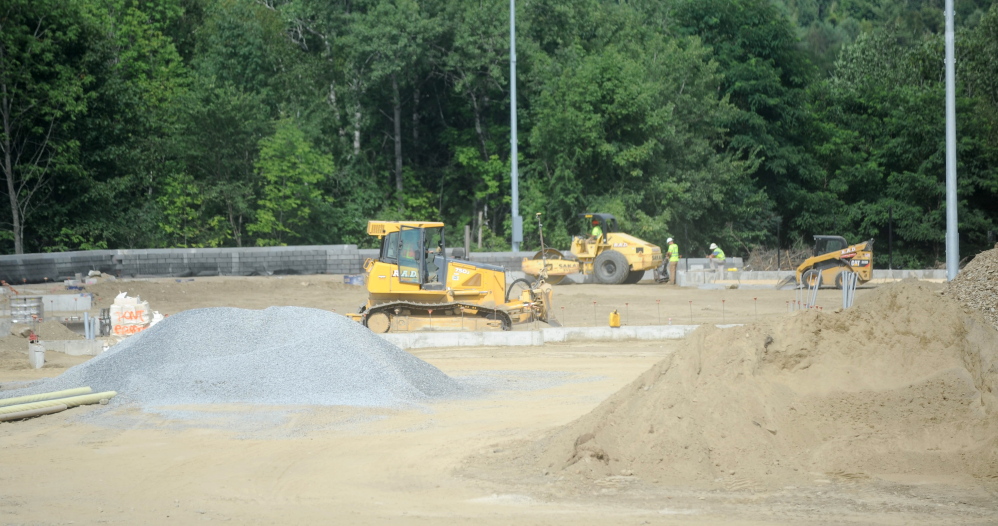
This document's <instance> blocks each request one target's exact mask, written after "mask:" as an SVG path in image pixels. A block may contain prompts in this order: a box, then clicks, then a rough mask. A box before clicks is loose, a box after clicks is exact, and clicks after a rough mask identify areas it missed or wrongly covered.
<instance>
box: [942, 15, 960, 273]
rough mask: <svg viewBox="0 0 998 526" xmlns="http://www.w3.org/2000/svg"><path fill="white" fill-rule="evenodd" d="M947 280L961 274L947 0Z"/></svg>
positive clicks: (950, 17)
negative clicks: (958, 273)
mask: <svg viewBox="0 0 998 526" xmlns="http://www.w3.org/2000/svg"><path fill="white" fill-rule="evenodd" d="M945 9H946V279H947V280H949V281H952V280H953V279H954V278H956V274H957V272H959V271H960V234H959V232H958V230H957V221H956V81H955V80H954V77H955V76H956V73H955V72H956V63H955V61H954V58H953V0H946V7H945Z"/></svg>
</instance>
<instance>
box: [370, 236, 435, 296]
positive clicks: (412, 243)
mask: <svg viewBox="0 0 998 526" xmlns="http://www.w3.org/2000/svg"><path fill="white" fill-rule="evenodd" d="M444 246H446V245H445V244H444V227H442V226H438V227H424V226H408V225H400V226H399V230H398V231H396V232H388V233H387V234H385V236H384V237H383V238H382V240H381V254H380V257H379V260H380V261H381V262H383V263H388V264H390V265H398V280H399V282H400V283H412V284H416V285H419V286H420V288H422V289H424V290H438V289H439V290H443V288H444V273H445V272H446V269H447V262H446V253H445V252H444V249H443V247H444Z"/></svg>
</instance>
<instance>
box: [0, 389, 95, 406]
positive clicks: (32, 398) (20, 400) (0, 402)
mask: <svg viewBox="0 0 998 526" xmlns="http://www.w3.org/2000/svg"><path fill="white" fill-rule="evenodd" d="M91 392H93V389H90V388H89V387H77V388H75V389H66V390H64V391H53V392H51V393H41V394H35V395H27V396H18V397H14V398H4V399H0V407H4V406H8V405H17V404H26V403H28V402H40V401H42V400H55V399H56V398H66V397H67V396H77V395H85V394H88V393H91Z"/></svg>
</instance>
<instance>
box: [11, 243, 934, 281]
mask: <svg viewBox="0 0 998 526" xmlns="http://www.w3.org/2000/svg"><path fill="white" fill-rule="evenodd" d="M449 250H450V249H449ZM377 255H378V250H377V249H358V248H357V246H356V245H311V246H293V247H247V248H166V249H127V250H92V251H86V252H57V253H46V254H22V255H7V256H0V279H2V280H5V281H7V282H8V283H11V284H18V283H41V282H44V281H62V280H65V279H72V278H74V277H75V275H76V274H82V275H83V276H86V275H87V273H89V272H90V271H92V270H96V271H99V272H103V273H106V274H110V275H113V276H118V277H153V276H163V277H195V276H254V275H264V276H269V275H272V274H359V273H361V272H362V271H363V265H364V260H365V259H367V258H374V257H377ZM533 255H534V252H473V253H472V254H471V258H472V259H473V260H474V261H480V262H483V263H489V264H492V265H499V266H502V267H506V268H507V269H509V270H511V271H515V272H519V269H520V262H521V261H522V260H523V258H525V257H533ZM726 263H727V264H726V265H725V267H726V268H736V269H738V270H737V271H734V272H723V273H715V272H713V271H711V270H709V269H710V262H709V260H708V259H706V258H684V259H681V260H680V261H679V265H678V270H679V271H678V272H677V280H678V283H679V284H680V285H686V286H690V285H697V284H701V283H711V282H713V281H716V280H719V279H723V280H750V281H751V280H778V279H780V278H782V277H784V276H787V275H789V274H790V272H789V271H784V272H780V273H777V272H751V271H750V272H744V271H742V270H741V269H742V259H741V258H728V261H727V262H726ZM520 275H521V276H522V274H520ZM905 277H918V278H921V279H945V277H946V271H945V270H894V271H885V270H875V271H874V278H876V279H885V278H895V279H902V278H905ZM587 278H588V276H582V275H575V276H570V277H569V279H570V280H571V281H573V282H576V283H583V282H586V281H587ZM652 278H653V273H652V272H651V271H649V272H647V273H645V279H652Z"/></svg>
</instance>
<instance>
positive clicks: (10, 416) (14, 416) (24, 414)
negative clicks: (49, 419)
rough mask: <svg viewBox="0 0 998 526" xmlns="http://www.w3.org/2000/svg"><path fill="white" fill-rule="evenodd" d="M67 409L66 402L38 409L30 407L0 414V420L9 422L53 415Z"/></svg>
mask: <svg viewBox="0 0 998 526" xmlns="http://www.w3.org/2000/svg"><path fill="white" fill-rule="evenodd" d="M65 410H66V404H59V405H53V406H49V407H41V408H38V409H29V410H27V411H18V412H16V413H7V414H5V415H0V422H8V421H11V420H23V419H25V418H31V417H35V416H42V415H51V414H52V413H58V412H60V411H65Z"/></svg>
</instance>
